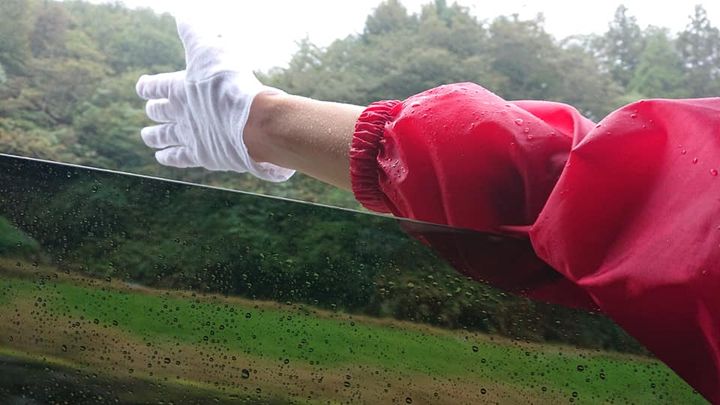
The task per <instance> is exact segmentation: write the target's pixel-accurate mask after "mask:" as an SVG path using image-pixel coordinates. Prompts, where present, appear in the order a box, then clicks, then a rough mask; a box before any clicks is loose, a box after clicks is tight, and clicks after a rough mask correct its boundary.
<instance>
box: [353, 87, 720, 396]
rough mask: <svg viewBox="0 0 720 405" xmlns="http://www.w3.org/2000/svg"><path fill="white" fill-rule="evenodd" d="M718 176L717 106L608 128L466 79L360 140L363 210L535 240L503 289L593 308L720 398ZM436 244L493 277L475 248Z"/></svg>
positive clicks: (625, 118)
mask: <svg viewBox="0 0 720 405" xmlns="http://www.w3.org/2000/svg"><path fill="white" fill-rule="evenodd" d="M718 170H720V99H717V98H715V99H703V100H677V101H671V100H652V101H644V102H639V103H636V104H632V105H630V106H627V107H624V108H622V109H620V110H618V111H616V112H614V113H613V114H611V115H610V116H608V117H607V118H606V119H605V120H603V122H601V124H600V125H597V126H596V125H595V124H594V123H592V122H591V121H589V120H587V119H585V118H583V117H582V116H581V115H580V114H579V113H578V112H577V111H576V110H575V109H573V108H572V107H569V106H566V105H563V104H557V103H549V102H537V101H526V102H506V101H504V100H502V99H501V98H499V97H497V96H495V95H494V94H492V93H490V92H488V91H487V90H485V89H483V88H481V87H479V86H477V85H474V84H469V83H464V84H456V85H450V86H443V87H440V88H437V89H433V90H430V91H427V92H425V93H422V94H419V95H417V96H414V97H411V98H410V99H408V100H406V101H404V102H398V101H387V102H380V103H376V104H373V105H371V106H370V107H369V108H368V109H367V110H366V111H365V113H364V114H363V115H362V116H361V117H360V119H359V121H358V123H357V126H356V133H355V137H354V139H353V145H352V149H351V174H352V180H353V190H354V192H355V195H356V197H357V198H358V200H359V201H360V202H361V203H363V204H364V205H365V206H366V207H367V208H369V209H372V210H375V211H379V212H390V213H393V214H395V215H397V216H401V217H408V218H413V219H418V220H423V221H428V222H434V223H440V224H447V225H451V226H453V227H460V228H468V229H472V230H478V231H485V232H493V233H499V234H506V235H513V236H518V237H520V238H526V239H525V240H528V239H529V242H528V243H527V244H526V245H523V244H522V243H518V244H517V246H516V247H511V248H508V250H509V252H507V251H502V252H499V254H501V255H507V258H508V259H509V260H508V261H507V263H511V266H509V267H500V265H498V266H496V268H497V269H498V270H502V272H503V283H505V284H508V283H509V284H512V283H516V284H517V285H519V286H521V287H519V288H518V290H519V291H520V292H522V293H524V294H526V295H528V296H531V297H535V298H540V299H544V300H548V301H551V302H556V303H562V304H565V305H573V306H582V307H589V308H592V307H593V306H595V305H596V306H597V307H599V308H600V309H601V310H602V311H603V312H605V313H606V314H607V315H609V316H610V317H612V318H613V319H614V320H615V321H616V322H618V323H619V324H620V325H621V326H623V327H624V328H625V329H626V330H627V331H628V332H630V333H631V334H632V335H633V336H634V337H635V338H637V339H638V340H639V341H640V342H642V343H643V344H644V345H645V346H646V347H647V348H648V349H649V350H651V351H653V352H654V353H655V354H656V355H657V356H658V357H659V358H660V359H661V360H663V361H664V362H665V363H667V364H668V365H669V366H670V367H672V368H673V369H674V370H675V371H676V372H677V373H678V374H679V375H680V376H682V377H683V378H685V380H686V381H688V382H689V383H690V384H691V385H692V386H693V387H694V388H695V389H696V390H698V392H700V393H701V394H703V395H704V396H705V397H706V398H708V399H709V400H711V401H713V402H718V403H720V298H718V295H717V294H718V292H720V176H718ZM426 242H428V243H430V244H431V245H433V246H434V247H436V248H438V250H439V251H440V253H441V254H443V255H444V256H449V259H450V261H451V262H452V263H453V264H454V265H455V266H456V267H458V268H459V270H461V271H463V272H465V273H467V274H469V275H470V276H473V277H475V278H477V279H488V278H490V279H492V278H493V275H491V274H487V269H486V268H483V266H477V265H478V261H477V260H474V259H473V257H472V255H470V256H468V255H467V254H466V252H465V253H463V254H458V252H457V249H456V250H455V251H453V249H452V248H448V246H447V245H448V244H447V243H443V241H439V242H438V241H433V240H427V239H426ZM530 242H531V243H532V247H531V246H530ZM533 248H534V249H533ZM518 258H521V259H518ZM510 259H513V260H510ZM499 262H502V260H501V261H499ZM546 263H547V264H546ZM481 264H484V263H481ZM548 265H549V266H548ZM558 275H561V276H558Z"/></svg>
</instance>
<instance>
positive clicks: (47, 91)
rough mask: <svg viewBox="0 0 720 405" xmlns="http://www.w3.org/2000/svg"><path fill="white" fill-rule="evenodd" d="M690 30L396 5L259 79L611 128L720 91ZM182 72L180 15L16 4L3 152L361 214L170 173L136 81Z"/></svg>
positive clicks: (300, 189)
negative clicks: (555, 115) (152, 145)
mask: <svg viewBox="0 0 720 405" xmlns="http://www.w3.org/2000/svg"><path fill="white" fill-rule="evenodd" d="M679 18H680V17H679ZM687 21H688V24H687V26H686V28H685V29H684V30H683V31H682V32H679V33H677V34H673V33H670V32H669V30H667V29H665V28H662V27H652V26H650V27H641V26H639V25H638V23H637V21H636V19H635V18H634V17H633V15H632V13H631V10H628V9H627V8H626V7H623V6H621V7H619V8H618V9H617V11H616V13H615V17H614V19H613V20H612V21H610V22H609V24H608V29H607V31H606V32H605V33H604V34H602V35H592V36H584V37H570V38H564V39H558V38H554V37H553V36H552V35H550V34H549V33H548V32H547V31H546V30H545V29H544V27H543V19H542V16H538V17H536V18H534V19H530V20H523V19H520V18H518V17H517V16H503V17H497V18H495V19H492V20H485V19H481V18H478V17H476V16H473V15H472V14H470V12H469V10H468V9H466V8H464V7H461V6H458V5H456V4H453V5H448V3H447V2H446V1H444V0H436V1H435V2H428V4H427V5H426V6H424V7H423V8H422V11H421V12H419V13H417V14H410V13H408V11H407V10H406V8H404V7H403V5H402V4H401V2H399V1H397V0H386V1H384V2H383V3H381V4H380V5H379V6H378V7H377V9H376V10H375V11H374V12H373V13H372V14H371V15H369V16H368V17H367V21H366V24H365V28H364V31H363V32H362V33H361V34H357V35H350V36H348V37H346V38H344V39H339V40H337V41H335V42H334V43H332V44H331V45H330V46H328V47H326V48H321V47H318V46H316V45H314V44H313V43H311V42H310V41H307V40H304V41H301V42H300V43H299V44H298V50H297V52H296V53H295V55H294V56H293V57H292V60H291V62H290V64H289V66H287V67H284V68H276V69H272V70H271V71H269V72H258V75H259V76H260V77H261V79H262V80H263V81H264V82H266V83H267V84H269V85H273V86H277V87H280V88H282V89H284V90H286V91H288V92H290V93H294V94H299V95H305V96H311V97H315V98H319V99H325V100H332V101H342V102H349V103H356V104H367V103H370V102H372V101H376V100H379V99H392V98H397V99H402V98H405V97H407V96H410V95H412V94H414V93H417V92H420V91H423V90H425V89H428V88H431V87H433V86H436V85H440V84H445V83H451V82H459V81H473V82H477V83H480V84H482V85H484V86H485V87H487V88H489V89H491V90H493V91H494V92H496V93H498V94H500V95H501V96H503V97H505V98H507V99H549V100H556V101H563V102H567V103H570V104H572V105H574V106H576V107H578V108H579V109H580V110H581V111H582V112H584V113H585V114H587V115H588V116H590V117H592V118H594V119H601V118H602V117H604V116H605V115H606V114H607V113H609V112H610V111H612V110H613V109H615V108H617V107H618V106H620V105H623V104H625V103H628V102H631V101H634V100H637V99H640V98H658V97H660V98H662V97H672V98H684V97H704V96H716V95H718V94H720V32H719V31H718V28H717V27H715V26H714V25H713V23H712V22H711V21H710V20H709V19H708V16H707V13H706V11H705V10H704V9H703V7H701V6H697V7H696V8H695V10H694V13H693V14H692V15H690V16H688V18H687ZM183 64H184V61H183V53H182V47H181V44H180V42H179V40H178V39H177V36H176V33H175V26H174V21H173V19H172V17H171V16H169V15H157V14H156V13H154V12H153V11H151V10H130V9H127V8H125V7H124V6H122V5H121V4H107V5H91V4H88V3H84V2H79V1H66V2H55V1H48V0H3V1H2V2H0V152H5V153H11V154H18V155H23V156H33V157H41V158H48V159H52V160H58V161H63V162H69V163H78V164H83V165H91V166H97V167H103V168H110V169H121V170H125V171H132V172H136V173H143V174H150V175H160V176H164V177H171V178H176V179H183V180H190V181H195V182H203V183H206V184H208V183H209V184H214V185H223V186H229V187H232V188H238V189H243V190H251V191H258V192H262V193H269V194H275V195H280V196H287V197H295V198H300V199H304V200H313V201H320V202H324V203H329V204H335V205H342V206H349V207H356V204H355V203H354V202H353V199H352V196H351V195H349V194H347V193H344V192H340V191H337V190H332V189H330V188H327V187H324V186H323V185H321V184H319V183H317V182H315V181H313V180H311V179H308V178H305V177H303V176H298V177H297V178H295V179H294V180H293V181H291V182H289V183H287V184H283V185H271V184H264V183H262V182H259V181H256V180H254V179H252V178H250V177H249V176H236V175H228V174H222V173H212V174H211V173H208V172H205V171H202V170H191V171H176V170H171V169H167V168H161V167H158V165H157V164H155V162H154V160H153V158H152V153H151V151H150V150H148V149H147V148H145V146H144V145H143V144H142V142H141V141H140V137H139V129H140V128H141V127H143V126H145V125H146V124H147V122H146V121H145V120H146V118H145V117H144V113H143V103H142V101H141V100H139V99H138V98H137V97H136V95H135V93H134V84H135V81H136V80H137V78H138V77H139V76H140V75H141V74H143V73H148V72H161V71H168V70H178V69H182V68H183Z"/></svg>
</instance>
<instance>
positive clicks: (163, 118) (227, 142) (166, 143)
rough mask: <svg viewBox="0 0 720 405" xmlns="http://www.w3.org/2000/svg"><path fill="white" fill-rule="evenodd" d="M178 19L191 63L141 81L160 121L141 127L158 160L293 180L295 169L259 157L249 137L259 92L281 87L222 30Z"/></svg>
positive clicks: (139, 90) (151, 109) (149, 109)
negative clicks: (265, 80)
mask: <svg viewBox="0 0 720 405" xmlns="http://www.w3.org/2000/svg"><path fill="white" fill-rule="evenodd" d="M177 25H178V34H179V35H180V39H181V40H182V42H183V45H184V47H185V60H186V63H187V69H186V70H184V71H180V72H173V73H162V74H159V75H154V76H147V75H146V76H142V77H141V78H140V80H139V81H138V83H137V87H136V88H137V93H138V95H139V96H140V97H142V98H143V99H145V100H149V101H148V103H147V107H146V112H147V115H148V117H149V118H150V119H152V120H153V121H155V122H157V123H159V124H160V125H156V126H152V127H147V128H144V129H143V130H142V133H141V134H142V138H143V141H144V142H145V144H146V145H148V146H149V147H151V148H154V149H158V151H157V152H156V154H155V157H156V159H157V161H158V162H159V163H160V164H162V165H165V166H172V167H179V168H190V167H203V168H206V169H208V170H214V171H235V172H238V173H251V174H253V175H255V176H256V177H258V178H261V179H263V180H267V181H274V182H280V181H285V180H288V179H289V178H290V177H291V176H292V175H293V174H294V171H292V170H289V169H285V168H282V167H279V166H275V165H272V164H270V163H258V162H255V161H254V160H253V159H252V158H251V157H250V155H249V153H248V150H247V147H246V146H245V142H244V141H243V135H244V130H245V125H246V124H247V121H248V117H249V115H250V107H251V106H252V103H253V100H254V99H255V97H256V96H257V95H258V94H259V93H261V92H276V93H280V92H281V91H280V90H277V89H273V88H270V87H265V86H263V84H262V83H260V81H259V80H258V79H257V78H256V77H255V75H254V74H253V71H252V69H251V68H250V67H249V63H248V59H247V55H244V54H243V53H242V52H240V51H237V52H236V51H235V50H232V49H230V48H229V46H228V44H226V43H225V40H224V39H223V38H222V37H221V36H219V35H213V34H211V33H209V32H206V31H203V30H201V29H199V28H198V27H196V26H193V25H192V24H189V23H187V22H182V21H178V24H177ZM239 47H240V46H238V48H239Z"/></svg>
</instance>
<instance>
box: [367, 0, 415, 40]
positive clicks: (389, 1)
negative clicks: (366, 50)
mask: <svg viewBox="0 0 720 405" xmlns="http://www.w3.org/2000/svg"><path fill="white" fill-rule="evenodd" d="M413 20H414V19H413V18H412V17H410V16H409V15H408V12H407V9H406V8H405V6H403V5H402V4H401V3H400V1H398V0H386V1H383V2H382V3H380V5H378V7H377V8H376V9H375V11H374V12H373V13H372V14H370V15H369V16H368V18H367V20H365V31H364V32H365V35H382V34H386V33H388V32H393V31H398V30H403V29H406V28H408V27H409V26H410V25H412V24H413V22H414V21H413Z"/></svg>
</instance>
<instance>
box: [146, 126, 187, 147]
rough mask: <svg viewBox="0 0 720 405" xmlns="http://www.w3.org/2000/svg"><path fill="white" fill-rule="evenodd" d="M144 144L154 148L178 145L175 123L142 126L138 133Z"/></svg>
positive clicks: (178, 139) (179, 143)
mask: <svg viewBox="0 0 720 405" xmlns="http://www.w3.org/2000/svg"><path fill="white" fill-rule="evenodd" d="M140 135H141V136H142V139H143V142H145V145H147V146H149V147H151V148H155V149H165V148H169V147H171V146H180V145H182V143H181V142H180V138H179V137H178V134H177V126H176V125H175V124H165V125H156V126H154V127H147V128H143V130H142V132H141V133H140Z"/></svg>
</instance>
